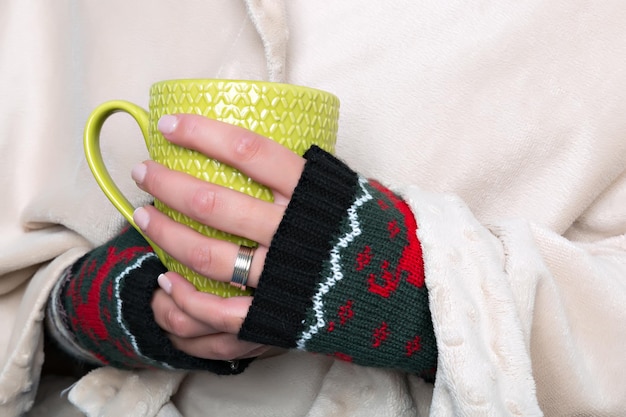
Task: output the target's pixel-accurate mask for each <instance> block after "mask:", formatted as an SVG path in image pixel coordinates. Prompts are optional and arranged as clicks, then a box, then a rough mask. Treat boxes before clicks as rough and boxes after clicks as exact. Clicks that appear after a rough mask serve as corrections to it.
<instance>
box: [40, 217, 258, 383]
mask: <svg viewBox="0 0 626 417" xmlns="http://www.w3.org/2000/svg"><path fill="white" fill-rule="evenodd" d="M166 271H167V269H166V268H165V267H164V266H163V264H162V263H161V261H160V260H159V258H158V257H157V256H156V254H155V253H154V251H153V250H152V248H151V247H150V245H149V244H148V243H147V242H146V240H145V239H144V238H143V236H142V235H141V234H140V233H139V232H138V231H137V230H135V229H134V228H132V227H130V226H127V227H125V228H124V229H123V230H122V231H121V233H120V234H119V235H117V236H115V237H114V238H113V239H111V240H110V241H108V242H106V243H105V244H104V245H102V246H99V247H97V248H95V249H94V250H92V251H90V252H88V253H87V254H86V255H84V256H83V257H81V258H80V259H78V260H77V261H76V262H75V263H74V264H73V265H72V266H71V267H70V268H68V269H67V270H66V272H65V273H64V274H63V276H62V277H61V279H60V280H59V281H58V282H57V284H56V285H55V287H54V288H53V290H52V293H51V294H50V300H49V302H48V308H47V311H46V319H47V323H48V330H49V331H50V334H51V335H52V336H53V338H54V341H55V342H56V343H58V344H59V345H60V346H61V348H62V349H64V350H65V351H66V352H67V353H68V354H70V355H71V356H72V357H74V358H75V359H76V360H77V361H82V362H87V363H90V364H95V365H100V366H102V365H111V366H113V367H116V368H123V369H142V368H147V369H170V370H173V369H179V370H180V369H192V370H206V371H210V372H215V373H217V374H220V375H223V374H235V373H240V372H242V371H243V370H244V369H245V367H246V366H247V365H248V364H249V363H250V360H249V359H246V360H241V361H230V362H229V361H217V360H215V361H214V360H207V359H201V358H196V357H193V356H189V355H187V354H185V353H184V352H181V351H179V350H178V349H176V348H175V347H174V346H173V345H172V343H171V342H170V340H169V338H168V337H167V336H166V335H165V332H164V331H163V330H162V329H161V328H160V327H159V326H158V324H157V323H156V322H155V321H154V318H153V313H152V308H151V307H150V303H151V301H152V295H153V294H154V291H155V290H156V288H158V284H157V281H156V278H155V277H158V276H159V275H160V274H162V273H164V272H166Z"/></svg>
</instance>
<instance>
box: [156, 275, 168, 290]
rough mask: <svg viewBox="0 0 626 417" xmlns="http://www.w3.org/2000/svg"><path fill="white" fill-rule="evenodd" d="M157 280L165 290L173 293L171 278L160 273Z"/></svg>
mask: <svg viewBox="0 0 626 417" xmlns="http://www.w3.org/2000/svg"><path fill="white" fill-rule="evenodd" d="M157 282H158V283H159V287H161V288H162V289H163V291H165V292H166V293H168V294H171V293H172V282H171V281H170V280H169V278H168V277H167V276H166V275H164V274H161V275H159V278H157Z"/></svg>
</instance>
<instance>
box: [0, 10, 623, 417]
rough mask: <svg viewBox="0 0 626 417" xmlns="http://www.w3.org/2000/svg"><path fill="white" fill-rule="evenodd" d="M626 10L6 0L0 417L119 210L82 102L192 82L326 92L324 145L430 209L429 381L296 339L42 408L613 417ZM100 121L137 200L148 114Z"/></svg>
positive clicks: (141, 97)
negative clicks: (72, 282)
mask: <svg viewBox="0 0 626 417" xmlns="http://www.w3.org/2000/svg"><path fill="white" fill-rule="evenodd" d="M625 21H626V4H625V3H624V2H622V1H621V0H609V1H604V2H598V3H594V4H591V3H589V2H585V1H582V0H570V1H564V0H530V1H525V2H517V1H512V0H504V1H499V2H457V1H443V2H442V1H435V0H425V1H420V2H415V1H408V0H406V1H396V2H393V4H391V3H387V2H368V3H367V6H366V5H365V3H364V2H359V1H356V0H344V1H340V2H339V1H332V0H318V1H315V2H311V1H306V0H289V1H284V2H282V1H278V0H275V1H267V0H249V1H245V2H241V1H234V0H221V1H220V0H211V1H207V0H202V1H201V0H195V1H191V0H190V1H185V2H178V1H174V0H159V1H154V0H150V1H148V0H142V1H134V2H128V1H126V0H109V1H107V2H75V1H70V0H58V1H56V2H36V1H32V0H5V1H4V2H2V3H1V4H0V22H1V25H0V42H1V45H2V47H1V48H0V97H1V99H0V107H1V110H2V111H0V149H1V151H2V153H1V154H0V155H1V158H2V164H0V170H1V175H0V186H1V187H2V195H3V198H2V200H1V203H0V228H1V231H2V232H1V233H0V317H2V320H1V321H0V415H2V416H14V415H20V414H22V413H24V412H25V411H26V410H28V409H29V408H31V406H32V405H33V402H34V401H35V393H36V391H37V386H38V382H39V371H40V366H41V363H42V361H43V354H42V352H43V351H42V319H43V309H44V306H45V302H46V298H47V295H48V292H49V290H50V288H51V286H52V285H53V283H54V282H55V280H56V279H57V278H58V276H59V274H60V273H61V271H62V270H63V269H64V268H65V267H67V266H68V265H70V264H71V263H72V262H73V261H74V260H75V259H77V257H79V256H80V255H81V254H82V253H84V252H85V251H87V250H89V248H90V247H92V246H93V245H96V244H99V243H102V242H104V241H105V240H106V239H107V238H109V237H110V236H112V235H113V234H115V232H116V231H117V230H118V229H119V227H120V226H121V225H122V219H121V216H120V215H118V214H117V213H116V212H115V210H114V209H113V208H112V206H111V205H110V204H109V203H108V201H107V200H106V198H105V197H104V195H103V194H102V192H101V191H100V190H99V189H98V188H97V186H96V185H95V182H94V181H93V179H92V178H91V174H90V173H89V171H88V169H87V167H86V165H85V163H84V162H83V155H82V147H81V146H82V145H81V136H82V128H83V124H84V121H85V120H86V117H87V115H88V114H89V112H90V111H91V109H93V108H94V107H95V106H96V105H97V104H99V103H101V102H102V101H105V100H108V99H126V100H130V101H134V102H136V103H138V104H140V105H144V106H145V105H146V103H147V91H148V87H149V85H150V84H151V83H152V82H154V81H158V80H161V79H167V78H191V77H224V78H252V79H273V80H284V81H287V82H291V83H296V84H305V85H309V86H313V87H318V88H323V89H326V90H329V91H332V92H334V93H335V94H337V95H338V96H339V97H340V99H341V102H342V109H341V122H340V132H339V133H340V140H339V144H338V155H339V156H340V157H341V158H342V159H344V160H345V161H346V162H347V163H348V164H349V165H350V166H351V167H353V168H354V169H356V170H357V171H359V172H361V173H363V174H364V175H366V176H371V177H374V178H376V179H378V180H380V181H382V182H383V183H385V184H388V185H390V186H392V187H394V188H396V189H397V190H398V191H400V192H402V193H403V195H404V196H405V197H406V199H407V200H408V201H409V202H410V204H411V207H412V208H413V210H414V213H415V215H416V218H417V221H418V224H419V226H420V228H419V231H418V234H419V238H420V240H421V242H422V244H423V248H424V255H425V258H424V261H425V266H426V275H427V286H428V288H429V291H430V295H431V310H432V314H433V320H434V324H435V332H436V336H437V340H438V349H439V352H440V357H439V366H438V372H437V381H436V383H435V385H434V386H432V385H429V384H426V383H424V382H422V381H421V380H419V379H417V378H415V377H413V376H411V375H405V374H402V373H399V372H395V371H387V370H379V369H368V368H363V367H358V366H352V365H350V364H346V363H342V362H335V361H333V360H331V359H329V358H324V357H319V356H315V355H309V354H305V353H299V352H291V353H288V354H285V355H280V356H277V357H273V358H269V359H264V360H259V361H257V362H255V363H253V364H252V366H251V367H250V368H249V369H248V370H246V372H244V373H243V374H242V375H240V376H236V377H218V376H215V375H211V374H206V373H190V374H182V373H167V372H128V371H119V370H115V369H110V368H102V369H98V370H96V371H94V372H92V373H90V374H88V375H87V376H85V377H84V378H83V379H81V380H80V381H78V382H77V383H76V384H75V385H73V386H71V390H69V394H63V397H61V398H62V399H65V398H68V399H69V402H68V401H65V400H63V401H59V397H58V396H57V394H55V393H54V392H55V391H54V389H56V388H57V387H58V386H59V385H55V384H58V382H53V383H51V385H47V382H46V385H44V386H43V389H41V390H40V394H41V396H40V397H38V398H37V404H36V405H35V408H34V409H33V411H32V415H48V416H54V415H63V416H66V415H74V414H76V413H77V412H79V411H78V410H82V411H80V413H84V414H85V415H88V416H120V415H124V416H155V415H158V416H160V417H165V416H179V415H183V416H191V417H194V416H200V415H202V416H205V415H216V416H217V415H219V416H242V415H249V416H296V415H302V416H304V415H307V416H416V415H418V416H426V415H434V416H475V415H476V416H503V415H518V416H521V415H523V416H535V415H546V416H560V415H594V416H619V415H624V410H626V389H625V388H624V383H623V382H624V377H623V376H624V375H626V356H625V355H624V348H625V347H626V326H625V325H624V323H626V308H624V305H626V208H625V207H626V117H624V116H625V112H624V108H625V107H626V104H625V103H626V66H625V65H624V62H626V61H625V58H626V36H624V30H623V26H624V23H623V22H625ZM104 135H105V136H104V138H103V142H104V143H105V146H104V153H105V159H107V164H108V166H109V168H110V170H111V171H112V173H113V176H114V178H115V179H116V180H117V181H118V183H119V185H120V187H121V188H122V190H123V191H124V192H125V193H126V194H127V195H128V196H129V197H130V199H131V201H132V202H133V203H135V204H140V203H144V202H146V201H148V200H149V197H148V196H146V195H143V194H142V193H140V192H139V191H138V190H137V188H136V187H135V186H134V184H133V183H132V181H131V180H130V176H129V172H130V169H131V167H132V166H133V165H134V164H135V163H136V162H138V161H140V160H142V159H144V158H146V157H147V154H146V151H145V149H144V147H143V144H142V143H141V139H140V137H139V130H138V129H137V128H136V126H134V124H133V122H132V121H131V120H130V118H125V117H123V116H120V117H114V118H113V119H111V120H110V122H107V125H106V126H105V132H104ZM46 381H48V380H46ZM63 383H64V384H66V385H68V388H69V384H68V383H65V382H63ZM48 388H50V389H48ZM51 392H52V394H50V393H51Z"/></svg>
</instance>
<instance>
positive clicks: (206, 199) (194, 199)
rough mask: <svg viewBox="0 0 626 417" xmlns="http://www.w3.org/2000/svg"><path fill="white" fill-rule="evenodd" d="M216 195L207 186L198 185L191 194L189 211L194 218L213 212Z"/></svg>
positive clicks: (215, 204)
mask: <svg viewBox="0 0 626 417" xmlns="http://www.w3.org/2000/svg"><path fill="white" fill-rule="evenodd" d="M216 206H217V196H216V194H215V192H214V191H212V190H209V189H208V188H207V187H199V188H198V189H196V190H195V191H194V192H193V194H192V196H191V211H192V213H191V214H192V215H195V216H196V218H203V217H204V216H206V215H211V214H213V213H214V212H215V209H216Z"/></svg>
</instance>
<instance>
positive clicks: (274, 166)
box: [158, 114, 305, 196]
mask: <svg viewBox="0 0 626 417" xmlns="http://www.w3.org/2000/svg"><path fill="white" fill-rule="evenodd" d="M158 127H159V130H160V131H161V133H163V135H164V136H165V137H166V138H167V139H168V140H169V141H171V142H172V143H175V144H177V145H180V146H183V147H185V148H189V149H194V150H196V151H199V152H201V153H203V154H204V155H206V156H208V157H209V158H213V159H216V160H218V161H221V162H223V163H225V164H227V165H230V166H232V167H234V168H236V169H238V170H239V171H241V172H243V173H244V174H245V175H247V176H249V177H250V178H252V179H253V180H255V181H257V182H259V183H261V184H264V185H266V186H267V187H269V188H271V189H273V190H276V191H278V192H279V193H281V194H284V195H285V196H291V195H292V194H293V189H294V188H295V186H296V184H297V182H298V179H299V178H300V175H301V174H302V170H303V168H304V162H305V161H304V158H302V157H300V156H298V155H296V154H295V153H293V152H292V151H291V150H289V149H287V148H285V147H284V146H282V145H280V144H278V143H276V142H274V141H272V140H271V139H268V138H265V137H263V136H261V135H258V134H256V133H254V132H251V131H249V130H247V129H244V128H241V127H237V126H234V125H231V124H228V123H223V122H219V121H217V120H213V119H207V118H206V117H202V116H198V115H191V114H177V115H173V116H171V115H166V116H163V117H162V118H161V119H160V120H159V123H158Z"/></svg>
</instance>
